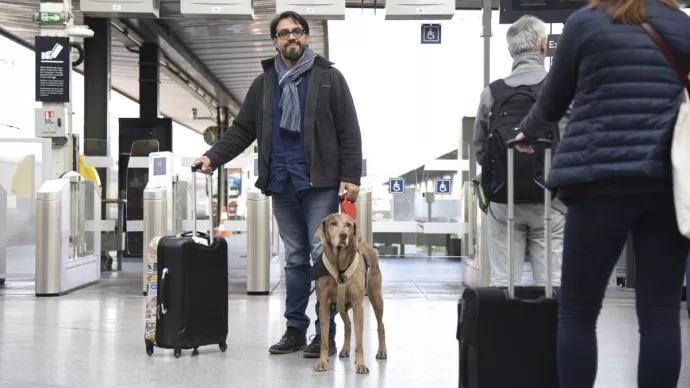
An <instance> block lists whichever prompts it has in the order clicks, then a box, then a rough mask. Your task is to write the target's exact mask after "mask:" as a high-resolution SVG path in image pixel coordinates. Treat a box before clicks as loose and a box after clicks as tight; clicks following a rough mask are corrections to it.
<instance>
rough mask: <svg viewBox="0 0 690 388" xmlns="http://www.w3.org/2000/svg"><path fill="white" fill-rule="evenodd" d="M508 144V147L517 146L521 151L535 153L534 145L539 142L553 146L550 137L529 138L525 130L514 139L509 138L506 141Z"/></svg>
mask: <svg viewBox="0 0 690 388" xmlns="http://www.w3.org/2000/svg"><path fill="white" fill-rule="evenodd" d="M506 144H507V145H508V148H513V147H515V148H517V150H518V151H519V152H522V153H525V154H533V153H534V147H532V146H533V145H537V144H544V145H546V146H547V147H551V140H548V139H534V138H528V137H527V136H526V135H525V134H524V132H520V133H519V134H518V135H517V136H515V139H513V140H508V141H507V142H506Z"/></svg>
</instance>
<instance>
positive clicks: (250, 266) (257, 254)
mask: <svg viewBox="0 0 690 388" xmlns="http://www.w3.org/2000/svg"><path fill="white" fill-rule="evenodd" d="M270 226H271V212H270V207H269V200H268V197H266V196H265V195H263V194H262V193H260V192H258V191H250V192H249V193H248V194H247V295H268V294H269V292H270V287H271V283H270V263H271V235H270V229H269V228H270Z"/></svg>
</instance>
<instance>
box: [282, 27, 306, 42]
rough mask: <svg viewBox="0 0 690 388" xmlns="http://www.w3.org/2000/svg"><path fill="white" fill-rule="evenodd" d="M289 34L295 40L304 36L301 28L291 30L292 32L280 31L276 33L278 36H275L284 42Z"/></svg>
mask: <svg viewBox="0 0 690 388" xmlns="http://www.w3.org/2000/svg"><path fill="white" fill-rule="evenodd" d="M290 34H292V36H294V37H295V38H301V37H302V35H304V30H303V29H301V28H299V27H297V28H295V29H293V30H292V31H290V30H280V31H278V34H277V35H278V37H279V38H280V39H283V40H285V39H287V38H288V37H289V36H290Z"/></svg>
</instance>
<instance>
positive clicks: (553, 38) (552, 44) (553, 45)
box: [546, 34, 561, 58]
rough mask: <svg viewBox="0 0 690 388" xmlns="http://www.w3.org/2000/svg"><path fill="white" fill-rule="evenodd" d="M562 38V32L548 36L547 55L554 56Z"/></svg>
mask: <svg viewBox="0 0 690 388" xmlns="http://www.w3.org/2000/svg"><path fill="white" fill-rule="evenodd" d="M560 39H561V34H552V35H549V36H548V37H547V38H546V56H547V57H549V58H550V57H553V55H554V54H556V49H557V48H558V41H559V40H560Z"/></svg>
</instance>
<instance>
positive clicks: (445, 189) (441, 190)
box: [434, 179, 451, 195]
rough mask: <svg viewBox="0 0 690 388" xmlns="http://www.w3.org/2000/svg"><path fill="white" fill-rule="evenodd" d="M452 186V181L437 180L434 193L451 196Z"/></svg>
mask: <svg viewBox="0 0 690 388" xmlns="http://www.w3.org/2000/svg"><path fill="white" fill-rule="evenodd" d="M450 184H451V182H450V179H436V181H435V182H434V189H435V190H434V193H436V195H447V194H450V189H451V186H450Z"/></svg>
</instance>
